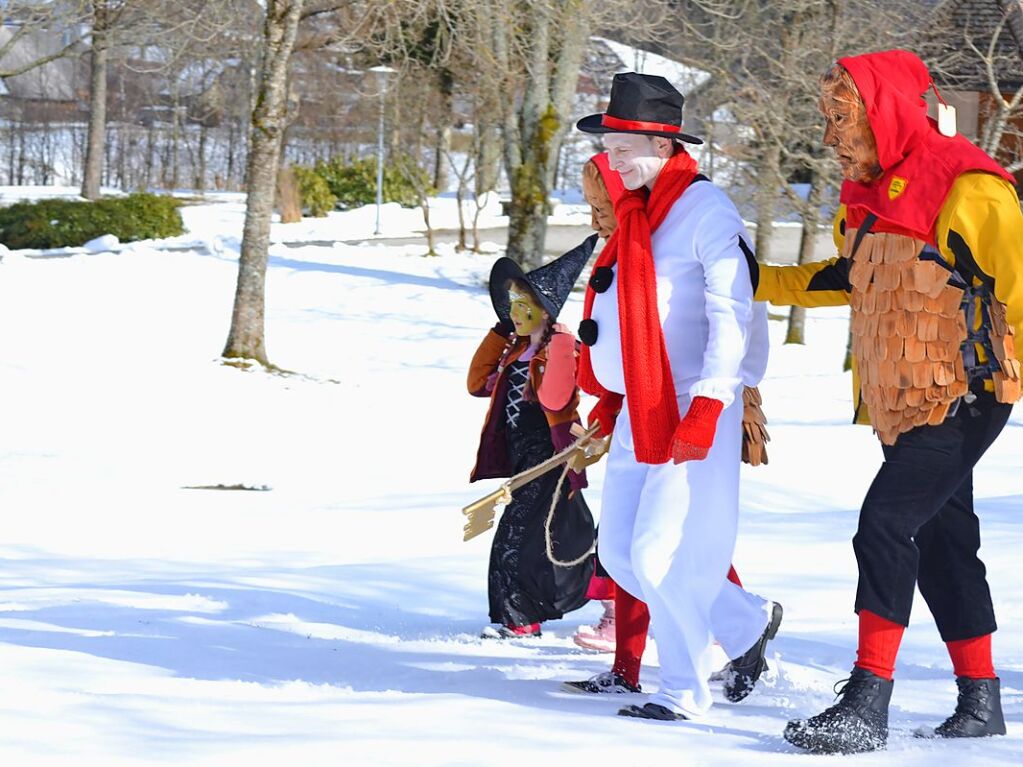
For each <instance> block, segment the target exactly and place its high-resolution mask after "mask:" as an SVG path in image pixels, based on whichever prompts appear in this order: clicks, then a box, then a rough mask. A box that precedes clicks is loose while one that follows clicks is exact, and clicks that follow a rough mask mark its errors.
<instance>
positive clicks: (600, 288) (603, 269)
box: [590, 266, 615, 293]
mask: <svg viewBox="0 0 1023 767" xmlns="http://www.w3.org/2000/svg"><path fill="white" fill-rule="evenodd" d="M614 278H615V273H614V270H613V269H611V267H610V266H598V267H597V268H596V269H594V270H593V274H592V275H591V276H590V287H591V288H593V292H594V293H603V292H604V291H606V290H607V289H608V288H609V287H611V283H612V282H613V281H614Z"/></svg>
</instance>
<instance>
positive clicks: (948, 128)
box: [938, 102, 956, 138]
mask: <svg viewBox="0 0 1023 767" xmlns="http://www.w3.org/2000/svg"><path fill="white" fill-rule="evenodd" d="M938 133H940V134H941V135H942V136H948V137H949V138H952V137H953V136H955V135H956V108H955V107H954V106H952V105H951V104H942V103H940V102H939V103H938Z"/></svg>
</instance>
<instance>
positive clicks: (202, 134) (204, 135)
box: [195, 120, 209, 197]
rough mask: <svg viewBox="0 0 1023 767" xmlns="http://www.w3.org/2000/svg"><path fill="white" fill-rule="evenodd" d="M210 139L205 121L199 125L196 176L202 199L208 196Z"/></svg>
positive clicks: (196, 183) (197, 187)
mask: <svg viewBox="0 0 1023 767" xmlns="http://www.w3.org/2000/svg"><path fill="white" fill-rule="evenodd" d="M208 138H209V128H207V127H206V121H205V120H203V121H202V122H200V123H199V149H198V152H199V159H198V167H197V170H196V174H195V186H196V190H197V191H198V192H199V196H200V197H203V196H205V195H206V140H207V139H208Z"/></svg>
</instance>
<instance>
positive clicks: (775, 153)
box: [754, 143, 781, 262]
mask: <svg viewBox="0 0 1023 767" xmlns="http://www.w3.org/2000/svg"><path fill="white" fill-rule="evenodd" d="M780 154H781V150H780V149H779V147H778V146H777V145H775V144H773V143H771V144H768V145H767V146H765V147H763V148H762V150H761V154H760V162H759V163H758V165H759V169H758V171H757V187H756V208H757V239H756V243H755V245H754V247H755V248H756V254H757V260H758V261H764V262H767V261H770V260H771V237H772V236H773V235H774V211H775V206H776V204H777V201H778V183H777V179H778V164H779V156H780Z"/></svg>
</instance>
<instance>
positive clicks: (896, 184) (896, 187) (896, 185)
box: [888, 176, 909, 200]
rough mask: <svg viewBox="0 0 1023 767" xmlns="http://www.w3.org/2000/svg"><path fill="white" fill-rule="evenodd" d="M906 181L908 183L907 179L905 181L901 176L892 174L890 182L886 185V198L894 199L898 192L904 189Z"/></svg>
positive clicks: (900, 192)
mask: <svg viewBox="0 0 1023 767" xmlns="http://www.w3.org/2000/svg"><path fill="white" fill-rule="evenodd" d="M908 183H909V181H907V180H906V179H904V178H902V177H901V176H894V177H893V178H892V183H890V184H889V185H888V199H889V200H894V199H895V198H896V197H898V196H899V195H900V194H902V193H903V192H905V191H906V184H908Z"/></svg>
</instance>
